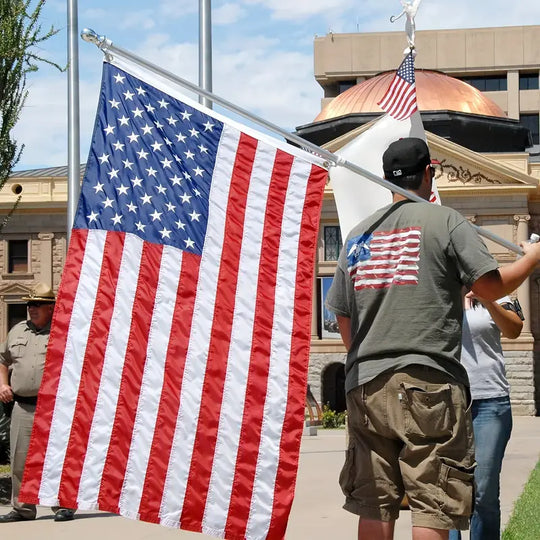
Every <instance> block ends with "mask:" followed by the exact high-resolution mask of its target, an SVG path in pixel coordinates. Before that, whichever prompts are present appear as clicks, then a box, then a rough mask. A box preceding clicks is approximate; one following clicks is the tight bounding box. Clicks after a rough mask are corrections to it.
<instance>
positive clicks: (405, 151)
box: [383, 137, 431, 181]
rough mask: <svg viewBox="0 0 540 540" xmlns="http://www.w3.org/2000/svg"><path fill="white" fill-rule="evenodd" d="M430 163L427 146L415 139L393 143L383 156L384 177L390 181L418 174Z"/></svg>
mask: <svg viewBox="0 0 540 540" xmlns="http://www.w3.org/2000/svg"><path fill="white" fill-rule="evenodd" d="M430 163H431V158H430V157H429V148H428V146H427V144H426V143H425V141H423V140H422V139H417V138H416V137H407V138H405V139H399V140H398V141H394V142H393V143H392V144H391V145H390V146H389V147H388V148H387V149H386V151H385V152H384V154H383V171H384V176H385V177H386V178H387V179H388V180H391V181H393V180H396V179H399V178H401V177H403V176H409V175H411V174H415V173H417V172H420V171H421V170H423V169H425V168H426V166H427V165H429V164H430Z"/></svg>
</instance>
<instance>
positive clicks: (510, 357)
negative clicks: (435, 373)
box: [308, 351, 540, 416]
mask: <svg viewBox="0 0 540 540" xmlns="http://www.w3.org/2000/svg"><path fill="white" fill-rule="evenodd" d="M504 356H505V362H506V375H507V378H508V382H509V383H510V399H511V401H512V410H513V414H515V415H517V416H534V415H535V414H536V411H537V406H536V404H535V398H534V396H535V384H534V380H535V376H534V371H535V366H538V364H539V363H540V351H537V352H536V355H535V353H533V351H505V353H504ZM535 357H536V360H535ZM334 363H341V364H343V365H345V354H344V353H315V354H311V356H310V361H309V372H308V384H309V385H310V388H311V391H312V393H313V395H314V397H315V399H316V400H317V401H318V403H319V404H320V405H321V406H322V405H323V399H322V397H323V384H324V372H325V369H326V368H327V367H328V366H329V365H331V364H334ZM330 384H332V383H330Z"/></svg>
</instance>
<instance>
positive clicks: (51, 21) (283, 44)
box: [14, 0, 540, 170]
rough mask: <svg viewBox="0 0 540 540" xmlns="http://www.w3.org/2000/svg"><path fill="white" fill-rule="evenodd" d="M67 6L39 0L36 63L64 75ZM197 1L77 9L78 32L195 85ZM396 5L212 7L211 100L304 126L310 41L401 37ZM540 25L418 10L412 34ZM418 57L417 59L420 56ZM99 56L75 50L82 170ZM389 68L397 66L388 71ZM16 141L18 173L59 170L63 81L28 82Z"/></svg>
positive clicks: (513, 10)
mask: <svg viewBox="0 0 540 540" xmlns="http://www.w3.org/2000/svg"><path fill="white" fill-rule="evenodd" d="M67 4H68V2H67V0H47V2H46V4H45V8H44V10H43V13H42V18H41V23H42V27H43V30H48V28H49V27H50V26H51V25H52V26H54V27H55V28H56V29H58V30H59V32H58V34H57V35H55V36H54V37H53V38H51V39H50V40H48V41H46V42H45V43H43V44H42V47H41V49H40V50H39V51H38V52H39V53H40V54H41V55H42V56H43V57H45V58H47V59H49V60H51V61H54V62H57V63H58V64H60V65H63V66H65V65H67V39H68V38H67ZM198 11H199V1H198V0H153V1H152V2H148V1H147V0H146V1H143V0H129V1H115V0H79V2H78V26H79V32H80V31H81V30H82V29H84V28H91V29H93V30H94V31H95V32H97V33H98V34H99V35H104V36H106V37H107V38H108V39H110V40H111V41H112V42H113V43H114V44H115V45H117V46H119V47H122V48H123V49H127V50H129V51H131V52H133V53H135V54H137V55H138V56H141V57H142V58H144V59H145V60H148V61H150V62H153V63H155V64H157V65H158V66H160V67H161V68H164V69H166V70H168V71H171V72H173V73H175V74H176V75H178V76H180V77H182V78H184V79H187V80H189V81H191V82H193V83H195V84H197V83H198V30H199V22H198ZM400 12H401V3H400V1H399V0H356V1H354V0H212V50H213V52H212V64H213V74H212V85H213V92H214V93H215V94H217V95H218V96H220V97H222V98H225V99H227V100H229V101H231V102H233V103H234V104H236V105H237V106H240V107H242V108H243V109H246V110H247V111H249V112H250V113H253V114H255V115H257V116H259V117H261V118H263V119H265V120H266V121H268V122H271V123H273V124H275V125H277V126H279V127H280V128H282V129H285V130H287V131H293V130H294V128H295V127H296V126H299V125H302V124H306V123H309V122H311V121H312V120H313V119H314V118H315V116H317V114H318V112H319V111H320V100H321V98H322V96H323V92H322V89H321V87H320V86H319V85H318V84H317V83H316V81H315V79H314V75H313V40H314V38H315V37H316V36H324V35H326V34H327V33H329V32H333V33H342V32H389V31H400V32H403V36H404V38H403V39H404V46H405V45H406V38H405V32H404V24H405V23H404V19H405V18H402V19H400V20H399V21H397V22H396V23H393V24H392V23H391V22H390V17H391V16H392V15H394V16H395V15H398V14H399V13H400ZM528 24H540V2H539V1H538V0H520V1H519V2H514V3H512V4H510V3H508V2H507V1H505V2H503V1H501V0H489V1H488V0H474V1H471V0H455V1H450V0H423V1H422V3H421V4H420V7H419V10H418V14H417V17H416V29H417V31H418V30H438V29H451V28H480V27H490V26H516V25H528ZM420 53H421V51H419V54H420ZM102 61H103V54H102V52H101V51H100V50H98V49H97V47H96V46H95V45H92V44H90V43H87V42H85V41H83V40H79V80H80V83H79V92H80V129H81V131H80V140H81V163H82V162H85V161H86V157H87V154H88V148H89V145H90V139H91V132H92V127H93V124H94V118H95V113H96V105H97V99H98V93H99V85H100V79H101V66H102ZM396 67H397V66H396ZM27 89H28V91H29V93H28V98H27V101H26V104H25V107H24V110H23V112H22V114H21V118H20V120H19V122H18V124H17V126H16V128H15V132H14V136H15V138H16V139H17V141H18V142H19V144H24V146H25V147H24V150H23V154H22V157H21V160H20V162H19V163H18V165H17V166H16V170H26V169H34V168H39V167H56V166H61V165H66V164H67V73H65V72H64V73H61V72H59V71H57V70H55V69H54V68H51V67H49V66H47V65H43V66H42V67H41V68H40V69H39V71H38V72H36V73H32V74H30V75H29V77H28V81H27Z"/></svg>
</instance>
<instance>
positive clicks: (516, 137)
mask: <svg viewBox="0 0 540 540" xmlns="http://www.w3.org/2000/svg"><path fill="white" fill-rule="evenodd" d="M538 43H540V26H531V27H509V28H485V29H472V30H441V31H419V32H417V33H416V48H417V53H418V54H417V56H416V60H415V64H416V68H417V78H416V85H417V94H418V105H419V110H420V112H421V116H422V119H423V122H424V127H425V129H426V136H427V141H428V144H429V146H430V150H431V154H432V158H434V159H436V160H437V161H438V163H439V164H438V165H437V174H436V181H437V186H438V189H439V193H440V196H441V199H442V203H443V204H444V205H447V206H451V207H453V208H455V209H456V210H458V211H460V212H461V213H462V214H463V215H464V216H465V217H467V218H468V219H469V220H470V221H471V222H472V223H474V224H476V225H479V226H481V227H483V228H486V229H487V230H489V231H492V232H494V233H496V234H497V235H499V236H501V237H503V238H505V239H506V240H508V241H510V242H513V243H519V242H520V241H523V240H526V239H527V238H529V234H530V233H531V232H540V187H539V184H540V159H539V156H538V151H539V149H540V147H539V146H538V131H539V123H540V120H539V111H540V90H539V73H540V48H539V47H538ZM405 46H406V37H405V34H404V33H403V32H389V33H373V34H328V35H326V36H323V37H317V38H315V42H314V65H315V78H316V80H317V81H318V82H319V84H320V85H321V87H322V88H323V91H324V97H323V98H322V102H321V112H320V113H319V114H318V115H317V116H316V117H315V119H314V121H313V122H312V123H311V124H308V125H305V126H299V127H298V128H297V133H298V134H300V135H302V136H304V137H305V138H308V139H310V140H312V141H314V142H317V144H321V145H324V146H325V147H326V148H328V149H330V150H332V151H335V150H338V149H339V148H341V147H342V146H344V145H345V144H347V143H348V142H349V141H351V140H352V139H353V138H354V137H356V136H358V135H360V134H361V133H362V132H363V131H365V130H366V129H369V126H370V124H369V122H371V121H373V120H374V119H375V118H377V117H378V116H380V114H381V112H382V111H381V110H380V108H378V106H377V102H378V101H379V100H380V99H381V98H382V95H383V94H384V92H385V91H386V88H387V87H388V85H389V83H390V81H391V79H392V77H393V74H394V73H395V70H396V68H397V66H398V65H399V64H400V62H401V61H402V59H403V49H404V47H405ZM464 83H466V84H464ZM523 128H526V129H525V134H526V136H525V137H524V129H523ZM527 130H528V132H527ZM337 225H338V218H337V211H336V207H335V204H334V201H333V195H332V190H331V187H330V185H329V186H328V189H327V192H326V193H325V201H324V207H323V212H322V215H321V232H320V236H319V252H318V254H319V258H318V263H317V269H316V270H317V279H316V287H315V293H316V294H315V298H316V300H315V303H314V314H315V315H314V319H313V322H312V336H313V339H312V347H311V365H310V371H309V383H310V387H311V390H312V391H313V393H314V395H315V397H316V398H317V399H320V400H321V402H322V403H327V402H328V403H329V404H330V406H332V407H333V408H336V409H338V410H339V409H341V408H343V407H344V396H343V395H342V392H341V390H340V388H341V385H342V383H343V379H344V374H343V364H344V360H345V350H344V348H343V346H342V345H341V342H340V339H339V334H338V333H337V329H336V328H335V324H334V323H333V321H332V320H328V317H330V315H329V314H327V313H326V314H325V312H324V307H323V306H322V300H323V298H324V292H325V290H327V287H328V286H329V284H330V283H331V279H332V275H333V272H334V268H335V264H336V263H335V260H334V257H336V247H335V245H336V243H339V242H340V240H337V241H336V236H337V234H338V233H337V231H338V230H339V229H338V227H337ZM486 244H487V245H488V247H489V248H490V250H491V252H492V253H493V255H494V256H495V257H496V259H497V260H498V261H499V263H500V264H502V265H504V264H505V263H508V262H510V261H512V260H514V259H515V257H516V255H515V254H514V253H513V252H512V251H509V250H508V249H506V248H503V247H501V246H499V245H498V244H495V243H493V242H491V241H489V240H488V241H486ZM512 296H513V297H514V298H517V299H518V300H519V301H520V303H521V305H522V307H523V308H524V312H525V317H526V320H525V323H524V328H523V332H522V334H521V336H520V337H519V338H518V339H516V340H506V339H503V348H504V351H505V357H506V363H507V375H508V379H509V381H510V384H511V398H512V403H513V410H514V413H515V414H524V415H533V414H536V411H537V410H538V409H539V404H540V272H538V271H537V272H536V273H535V274H533V276H531V278H529V280H528V281H527V282H526V283H524V284H523V285H522V286H521V287H520V288H519V289H518V290H516V291H514V292H513V294H512Z"/></svg>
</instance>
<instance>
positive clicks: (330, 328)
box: [319, 277, 341, 339]
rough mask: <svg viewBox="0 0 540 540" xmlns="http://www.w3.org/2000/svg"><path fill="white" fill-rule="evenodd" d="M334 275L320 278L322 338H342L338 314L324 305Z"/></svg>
mask: <svg viewBox="0 0 540 540" xmlns="http://www.w3.org/2000/svg"><path fill="white" fill-rule="evenodd" d="M333 279H334V278H333V277H322V278H319V282H320V298H321V309H320V325H321V338H323V339H341V334H340V333H339V327H338V323H337V318H336V315H335V313H334V312H333V311H330V310H329V309H327V308H326V306H325V305H324V302H325V300H326V295H327V294H328V291H329V290H330V286H331V285H332V281H333Z"/></svg>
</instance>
